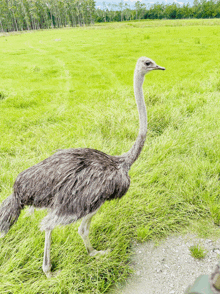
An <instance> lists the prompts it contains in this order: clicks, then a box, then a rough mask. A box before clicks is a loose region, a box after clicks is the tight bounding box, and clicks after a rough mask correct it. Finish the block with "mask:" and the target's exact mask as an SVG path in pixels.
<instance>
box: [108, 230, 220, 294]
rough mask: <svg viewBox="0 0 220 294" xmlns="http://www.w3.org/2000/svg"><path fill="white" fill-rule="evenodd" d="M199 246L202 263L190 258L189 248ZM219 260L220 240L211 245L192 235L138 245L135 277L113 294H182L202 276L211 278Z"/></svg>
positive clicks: (133, 266) (135, 253) (207, 241)
mask: <svg viewBox="0 0 220 294" xmlns="http://www.w3.org/2000/svg"><path fill="white" fill-rule="evenodd" d="M197 244H199V245H201V246H202V247H203V248H204V249H205V250H206V251H207V254H206V257H205V258H204V259H202V260H197V259H194V258H193V257H192V256H191V255H190V251H189V247H190V246H192V245H197ZM219 260H220V239H218V240H217V241H212V240H209V239H201V238H198V237H196V236H194V235H185V236H172V237H169V238H167V239H166V240H165V241H163V242H162V243H161V244H160V245H159V246H155V244H154V243H153V242H147V243H146V244H141V245H137V246H136V248H135V252H134V256H133V259H132V268H133V269H134V275H133V276H132V277H131V278H129V279H128V281H127V282H126V285H124V286H123V287H122V286H121V287H118V288H115V289H114V290H113V292H112V293H115V294H119V293H120V294H183V293H184V292H185V290H186V288H187V287H188V286H189V285H190V284H193V282H194V281H195V279H196V278H197V277H198V276H199V275H201V274H210V273H211V272H212V271H213V270H214V268H215V267H216V265H217V263H218V261H219Z"/></svg>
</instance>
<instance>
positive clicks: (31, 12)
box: [0, 0, 220, 32]
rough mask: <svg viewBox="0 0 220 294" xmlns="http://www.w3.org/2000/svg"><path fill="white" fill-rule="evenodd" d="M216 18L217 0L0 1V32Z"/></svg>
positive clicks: (219, 0) (219, 5)
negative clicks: (114, 0)
mask: <svg viewBox="0 0 220 294" xmlns="http://www.w3.org/2000/svg"><path fill="white" fill-rule="evenodd" d="M217 17H220V0H200V1H199V0H194V2H193V5H190V4H189V3H188V4H183V5H180V4H178V3H172V4H164V3H162V4H160V3H155V4H153V5H151V6H148V7H147V6H146V5H145V4H144V3H141V2H140V1H137V2H136V3H135V5H134V7H133V8H131V7H130V6H129V5H128V4H127V3H126V2H123V1H121V2H120V3H119V4H108V3H105V2H103V5H102V8H96V6H95V1H94V0H0V31H2V32H9V31H21V30H36V29H49V28H60V27H66V26H82V25H89V24H93V23H94V22H110V21H124V20H135V19H164V18H166V19H181V18H217Z"/></svg>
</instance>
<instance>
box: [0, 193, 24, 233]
mask: <svg viewBox="0 0 220 294" xmlns="http://www.w3.org/2000/svg"><path fill="white" fill-rule="evenodd" d="M21 209H22V206H21V204H20V201H19V200H18V199H16V198H15V196H14V194H11V195H10V196H9V197H8V198H6V199H5V200H4V201H3V202H2V204H1V206H0V237H4V236H5V234H7V232H8V231H9V229H10V227H11V226H12V225H13V224H14V223H15V222H16V221H17V219H18V217H19V215H20V211H21Z"/></svg>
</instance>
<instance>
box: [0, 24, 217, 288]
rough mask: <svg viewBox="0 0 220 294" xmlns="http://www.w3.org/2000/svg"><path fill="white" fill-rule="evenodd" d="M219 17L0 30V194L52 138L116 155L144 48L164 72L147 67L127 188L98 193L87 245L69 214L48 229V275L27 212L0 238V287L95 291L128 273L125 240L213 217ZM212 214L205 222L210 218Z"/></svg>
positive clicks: (125, 143)
mask: <svg viewBox="0 0 220 294" xmlns="http://www.w3.org/2000/svg"><path fill="white" fill-rule="evenodd" d="M219 24H220V20H217V19H216V20H201V21H200V20H187V21H185V20H181V21H180V20H178V21H168V20H164V21H141V22H125V23H120V24H117V23H113V24H101V25H96V26H93V27H89V28H75V29H58V30H48V31H36V32H28V33H26V32H24V33H19V34H17V33H15V34H5V35H3V34H2V35H1V37H0V60H1V70H0V134H1V140H0V200H3V199H4V198H6V197H7V196H8V195H9V194H10V193H11V191H12V186H13V182H14V180H15V178H16V176H17V175H18V173H19V172H21V171H22V170H24V169H26V168H28V167H29V166H31V165H33V164H35V163H37V162H39V161H40V160H43V159H44V158H46V157H48V156H49V155H51V154H53V153H54V151H55V150H56V149H59V148H70V147H92V148H96V149H100V150H102V151H104V152H106V153H109V154H112V155H116V154H122V153H123V152H126V151H127V150H129V148H131V146H132V144H133V142H134V140H135V138H136V136H137V132H138V127H139V122H138V114H137V109H136V103H135V100H134V95H133V85H132V84H133V71H134V67H135V63H136V60H137V59H138V58H139V57H140V56H148V57H150V58H152V59H154V60H155V61H156V62H157V63H158V64H159V65H161V66H164V67H166V71H165V72H156V71H155V72H153V73H150V74H149V75H147V76H146V81H145V84H144V92H145V100H146V104H147V109H148V121H149V132H148V135H147V141H146V144H145V147H144V150H143V152H142V153H141V155H140V157H139V159H138V160H137V162H136V163H135V164H134V165H133V166H132V168H131V171H130V176H131V187H130V189H129V192H128V193H127V194H126V195H125V196H124V197H123V198H122V199H121V200H120V201H112V202H108V203H105V204H104V205H103V207H102V208H101V209H100V211H99V212H98V213H97V215H96V216H95V217H94V219H93V221H92V225H91V234H90V237H91V242H92V244H93V245H94V247H95V248H96V249H98V250H102V249H103V250H104V249H107V248H111V249H112V252H111V253H110V254H109V255H107V256H102V257H99V258H92V257H89V256H88V255H87V254H86V251H85V248H84V245H83V242H82V240H81V238H80V236H79V235H78V233H77V230H78V226H79V223H76V224H73V225H69V226H66V227H59V228H56V229H55V230H54V231H53V234H52V246H51V258H52V267H53V271H59V270H61V272H60V273H59V274H58V275H57V276H56V277H55V278H52V279H50V280H47V279H46V277H45V276H44V274H43V272H42V269H41V266H42V258H43V250H44V234H43V233H41V232H40V231H39V228H38V226H39V223H40V221H41V219H42V218H43V216H44V215H45V213H46V212H44V211H36V212H35V215H34V216H31V217H29V218H27V217H25V211H23V212H22V214H21V216H20V217H19V220H18V222H17V223H16V224H15V225H14V226H13V227H12V229H11V230H10V232H9V233H8V234H7V235H6V237H5V238H4V239H1V240H0V293H8V294H9V293H13V294H17V293H19V294H20V293H22V294H23V293H24V294H25V293H29V294H30V293H31V294H32V293H33V294H37V293H40V294H43V293H47V294H48V293H51V294H52V293H62V294H66V293H88V294H91V293H104V292H106V291H107V290H108V289H110V287H111V286H112V285H113V284H114V283H118V282H120V281H123V280H124V279H125V278H126V277H127V276H128V275H129V273H130V268H129V260H130V254H131V247H132V242H133V241H135V240H138V241H140V242H142V241H147V240H150V239H157V238H162V237H165V236H167V235H169V234H171V233H172V232H182V230H183V229H185V228H190V227H191V226H192V223H195V224H196V225H195V227H196V230H197V231H198V232H199V231H201V234H202V235H203V236H207V235H208V234H209V231H211V232H215V235H216V236H219V233H218V230H217V228H216V227H215V225H219V224H220V195H219V188H220V182H219V179H220V161H219V159H220V120H219V117H220V70H219V64H220V55H219V52H220V31H219ZM213 223H214V224H215V225H213Z"/></svg>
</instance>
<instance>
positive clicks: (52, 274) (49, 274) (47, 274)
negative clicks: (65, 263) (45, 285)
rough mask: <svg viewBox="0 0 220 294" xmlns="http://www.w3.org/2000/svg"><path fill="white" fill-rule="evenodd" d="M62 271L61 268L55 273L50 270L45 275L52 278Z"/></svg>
mask: <svg viewBox="0 0 220 294" xmlns="http://www.w3.org/2000/svg"><path fill="white" fill-rule="evenodd" d="M60 272H61V270H58V271H56V272H53V273H52V272H51V271H49V272H46V273H45V275H46V277H47V278H48V279H50V278H55V277H56V276H57V275H59V273H60Z"/></svg>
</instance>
